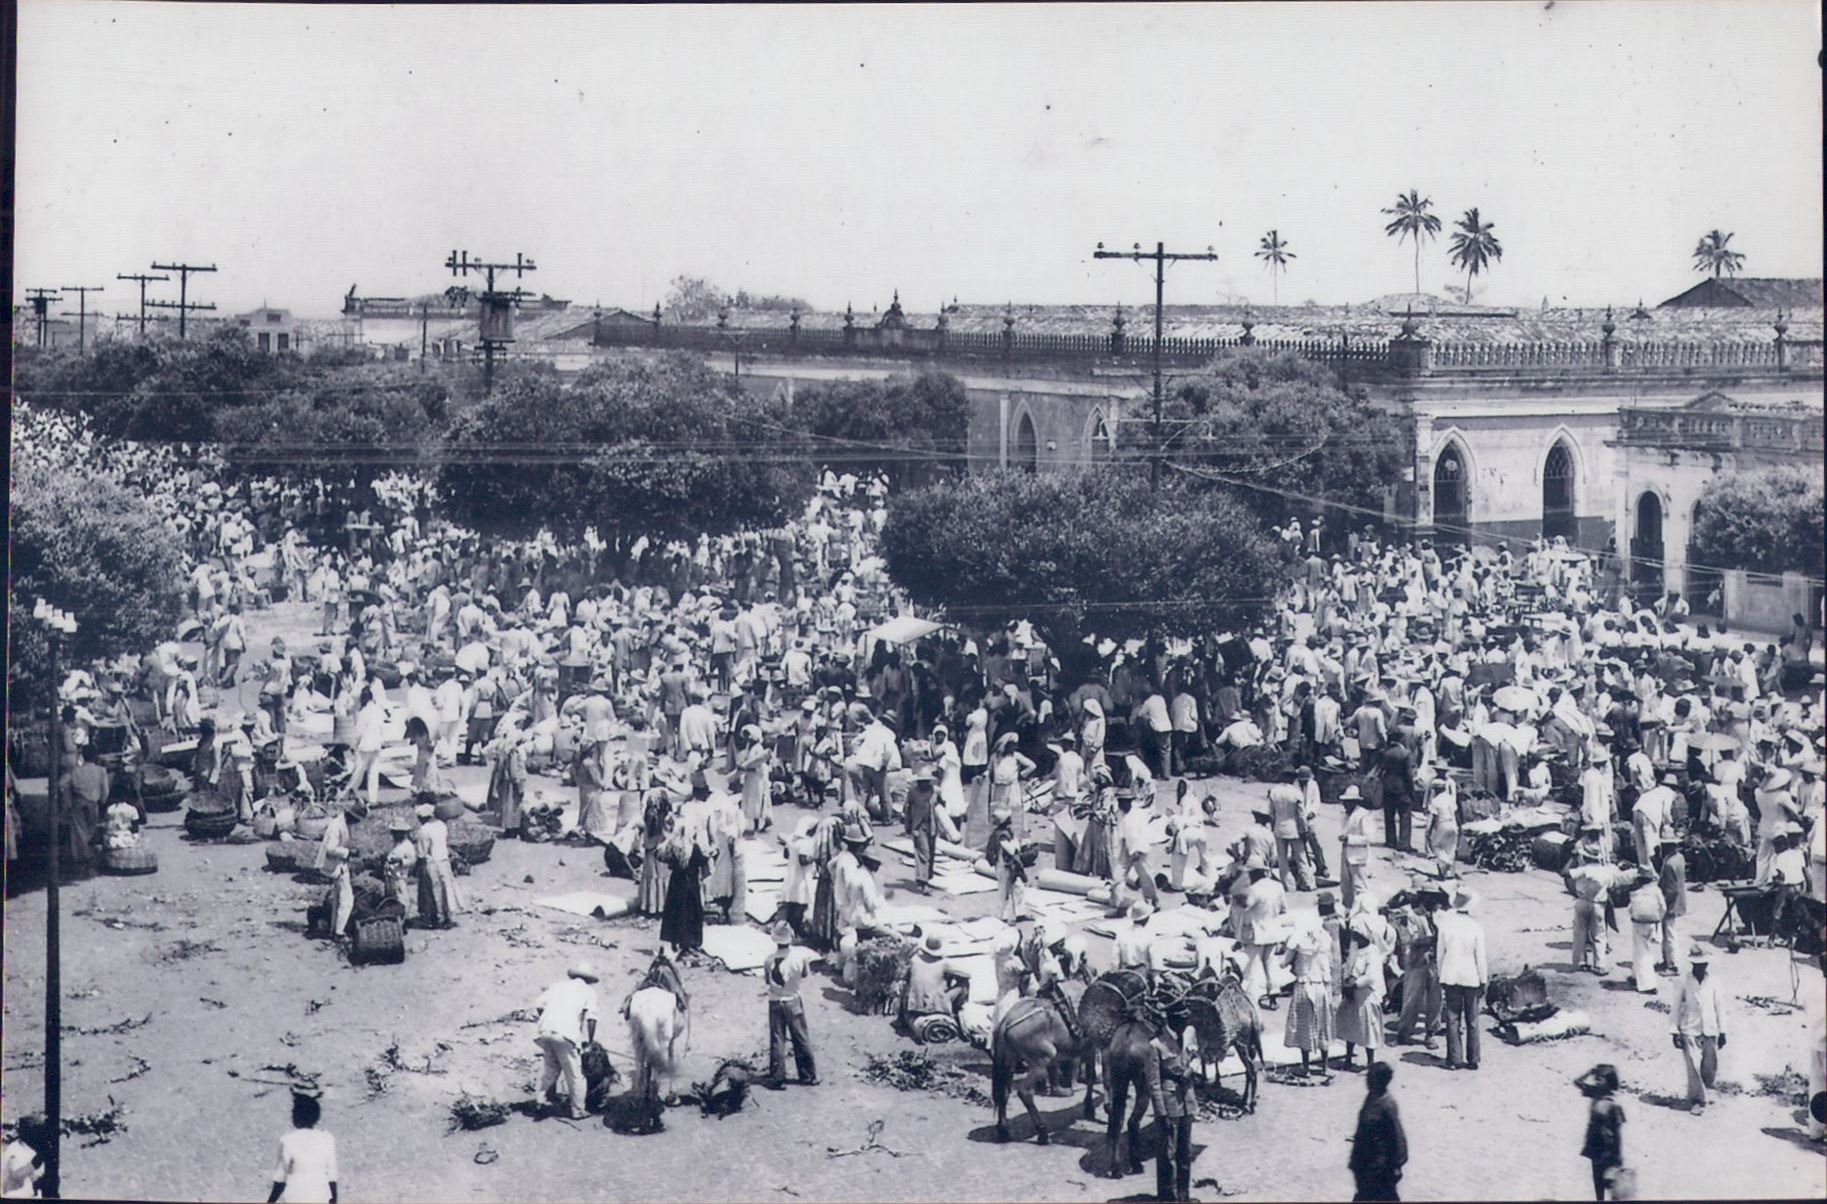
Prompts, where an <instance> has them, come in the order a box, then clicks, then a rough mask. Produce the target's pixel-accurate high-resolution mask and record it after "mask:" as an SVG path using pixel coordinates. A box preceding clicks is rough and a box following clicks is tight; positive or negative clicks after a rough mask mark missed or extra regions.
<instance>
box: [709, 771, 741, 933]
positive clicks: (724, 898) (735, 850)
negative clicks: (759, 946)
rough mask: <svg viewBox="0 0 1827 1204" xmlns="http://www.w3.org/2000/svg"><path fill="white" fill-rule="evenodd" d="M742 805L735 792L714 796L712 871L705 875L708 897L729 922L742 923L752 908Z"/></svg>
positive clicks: (712, 811)
mask: <svg viewBox="0 0 1827 1204" xmlns="http://www.w3.org/2000/svg"><path fill="white" fill-rule="evenodd" d="M743 823H744V818H743V813H742V808H741V807H740V806H739V805H738V804H737V802H736V796H735V795H733V794H720V795H717V796H716V797H715V798H713V799H712V801H711V805H710V814H709V816H708V826H709V832H710V857H711V863H710V873H709V874H708V875H706V877H705V879H704V900H705V902H706V903H708V904H711V905H713V906H716V907H718V908H720V909H722V912H723V922H724V923H725V924H740V923H742V922H743V921H744V919H745V918H746V915H747V912H748V878H747V876H746V875H745V874H744V873H743V865H742V849H741V842H742V830H743Z"/></svg>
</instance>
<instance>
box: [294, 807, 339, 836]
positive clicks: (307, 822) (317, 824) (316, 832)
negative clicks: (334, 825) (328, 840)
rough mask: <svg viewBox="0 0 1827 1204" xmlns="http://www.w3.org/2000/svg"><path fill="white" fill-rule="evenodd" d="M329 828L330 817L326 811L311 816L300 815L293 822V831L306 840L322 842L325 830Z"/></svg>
mask: <svg viewBox="0 0 1827 1204" xmlns="http://www.w3.org/2000/svg"><path fill="white" fill-rule="evenodd" d="M329 826H330V815H329V813H328V812H325V811H319V812H315V813H313V814H310V815H306V814H303V813H300V814H299V815H298V816H297V817H296V818H294V819H293V820H292V831H293V832H294V833H296V834H297V835H298V836H299V837H300V838H301V839H304V840H322V839H323V834H324V829H326V828H328V827H329Z"/></svg>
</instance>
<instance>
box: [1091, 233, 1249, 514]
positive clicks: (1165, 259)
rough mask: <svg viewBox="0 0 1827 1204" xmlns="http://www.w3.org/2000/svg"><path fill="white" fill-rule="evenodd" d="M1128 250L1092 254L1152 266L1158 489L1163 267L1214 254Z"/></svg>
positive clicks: (1160, 247)
mask: <svg viewBox="0 0 1827 1204" xmlns="http://www.w3.org/2000/svg"><path fill="white" fill-rule="evenodd" d="M1131 246H1132V248H1133V249H1132V250H1128V251H1106V250H1105V249H1104V244H1103V243H1099V244H1098V245H1097V250H1096V251H1094V252H1092V256H1091V257H1092V258H1093V259H1133V260H1135V261H1136V262H1137V263H1142V262H1145V261H1152V262H1153V263H1154V265H1155V354H1154V361H1155V372H1154V375H1155V420H1154V428H1155V451H1154V456H1153V458H1152V459H1150V460H1149V464H1148V484H1149V488H1151V489H1159V488H1160V487H1161V450H1162V442H1161V298H1162V294H1163V292H1164V291H1165V287H1166V281H1167V265H1168V264H1170V263H1177V262H1178V261H1180V260H1182V259H1204V260H1215V259H1217V258H1218V255H1217V252H1215V251H1213V250H1212V249H1211V248H1210V247H1207V248H1206V249H1205V250H1204V251H1203V252H1194V251H1169V250H1168V249H1167V247H1166V245H1165V244H1164V243H1156V244H1155V249H1154V250H1152V251H1144V250H1143V249H1142V244H1141V243H1133V244H1131Z"/></svg>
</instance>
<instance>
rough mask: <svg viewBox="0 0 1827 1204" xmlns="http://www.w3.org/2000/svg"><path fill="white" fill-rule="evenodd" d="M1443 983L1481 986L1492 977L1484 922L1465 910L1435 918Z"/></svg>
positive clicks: (1446, 913) (1454, 985)
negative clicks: (1486, 961)
mask: <svg viewBox="0 0 1827 1204" xmlns="http://www.w3.org/2000/svg"><path fill="white" fill-rule="evenodd" d="M1435 932H1436V933H1437V934H1438V936H1437V944H1436V948H1437V950H1438V958H1439V964H1440V985H1441V986H1445V987H1482V986H1484V985H1485V984H1486V983H1488V982H1489V981H1490V980H1491V976H1490V972H1489V971H1488V970H1487V969H1486V966H1485V960H1484V925H1482V924H1480V923H1479V922H1478V921H1477V920H1474V919H1473V918H1472V917H1471V916H1469V915H1467V914H1466V913H1465V912H1463V911H1444V912H1441V913H1440V916H1439V918H1438V919H1437V920H1436V921H1435Z"/></svg>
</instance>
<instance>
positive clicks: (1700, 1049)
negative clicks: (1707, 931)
mask: <svg viewBox="0 0 1827 1204" xmlns="http://www.w3.org/2000/svg"><path fill="white" fill-rule="evenodd" d="M1687 961H1688V972H1687V977H1686V978H1684V979H1682V980H1681V990H1680V992H1679V993H1678V994H1677V995H1676V996H1675V1006H1674V1008H1673V1013H1674V1014H1673V1018H1672V1020H1673V1028H1672V1029H1671V1030H1670V1032H1671V1033H1672V1034H1673V1036H1674V1040H1675V1048H1676V1049H1678V1050H1680V1051H1681V1057H1682V1060H1683V1061H1684V1062H1685V1064H1686V1065H1687V1098H1688V1103H1689V1105H1690V1107H1689V1109H1688V1110H1689V1111H1691V1112H1692V1113H1693V1114H1694V1115H1695V1116H1699V1115H1700V1114H1701V1113H1702V1112H1704V1111H1706V1104H1707V1095H1706V1093H1707V1088H1709V1087H1711V1086H1712V1085H1713V1079H1714V1076H1715V1075H1716V1074H1717V1073H1718V1072H1719V1051H1720V1050H1722V1049H1724V1048H1725V1044H1726V1031H1725V996H1724V994H1723V992H1721V991H1720V989H1719V980H1718V979H1717V978H1713V977H1712V976H1711V975H1710V974H1709V973H1708V971H1709V969H1710V968H1711V967H1710V964H1709V963H1710V961H1711V958H1710V955H1709V954H1708V952H1707V950H1706V947H1705V946H1703V945H1699V944H1695V945H1693V946H1692V947H1690V948H1689V949H1688V952H1687Z"/></svg>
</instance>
